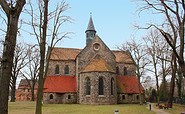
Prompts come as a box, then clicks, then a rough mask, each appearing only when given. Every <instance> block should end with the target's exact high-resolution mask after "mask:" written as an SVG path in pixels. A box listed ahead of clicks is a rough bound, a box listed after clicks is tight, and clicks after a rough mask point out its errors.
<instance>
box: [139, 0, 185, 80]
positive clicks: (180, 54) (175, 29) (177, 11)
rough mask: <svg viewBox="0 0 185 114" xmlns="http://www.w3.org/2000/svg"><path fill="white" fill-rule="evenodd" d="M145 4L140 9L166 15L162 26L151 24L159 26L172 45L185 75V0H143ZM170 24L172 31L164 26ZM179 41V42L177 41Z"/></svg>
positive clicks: (155, 25)
mask: <svg viewBox="0 0 185 114" xmlns="http://www.w3.org/2000/svg"><path fill="white" fill-rule="evenodd" d="M141 1H142V2H143V3H145V5H143V6H142V7H141V8H140V10H139V11H143V10H147V11H148V10H152V11H153V12H156V13H157V14H161V15H163V16H165V17H166V22H165V23H163V24H162V25H161V26H157V24H153V23H151V24H150V27H151V26H153V27H155V28H157V29H158V30H159V31H160V32H161V34H162V35H163V37H164V38H165V40H166V41H167V43H168V44H169V45H170V47H171V49H172V50H173V52H174V55H175V57H176V58H177V61H178V64H179V67H180V70H181V72H182V73H183V75H184V77H185V62H184V32H185V31H184V23H185V2H184V0H141ZM166 26H168V28H170V31H166V29H164V28H163V27H166ZM177 41H178V42H177Z"/></svg>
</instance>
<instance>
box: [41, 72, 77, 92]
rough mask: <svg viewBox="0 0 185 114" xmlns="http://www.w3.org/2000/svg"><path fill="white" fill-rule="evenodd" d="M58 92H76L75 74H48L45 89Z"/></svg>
mask: <svg viewBox="0 0 185 114" xmlns="http://www.w3.org/2000/svg"><path fill="white" fill-rule="evenodd" d="M43 92H45V93H47V92H56V93H68V92H76V77H75V76H47V77H46V80H45V83H44V91H43Z"/></svg>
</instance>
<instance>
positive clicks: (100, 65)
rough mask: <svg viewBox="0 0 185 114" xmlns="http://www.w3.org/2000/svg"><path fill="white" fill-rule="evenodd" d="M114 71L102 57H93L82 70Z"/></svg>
mask: <svg viewBox="0 0 185 114" xmlns="http://www.w3.org/2000/svg"><path fill="white" fill-rule="evenodd" d="M92 71H94V72H113V73H115V72H114V70H113V68H112V67H111V66H110V65H108V64H107V63H106V61H105V60H103V59H101V58H100V59H97V58H96V59H93V60H92V61H91V62H90V63H89V64H88V65H87V66H86V67H85V68H84V70H83V71H82V72H92Z"/></svg>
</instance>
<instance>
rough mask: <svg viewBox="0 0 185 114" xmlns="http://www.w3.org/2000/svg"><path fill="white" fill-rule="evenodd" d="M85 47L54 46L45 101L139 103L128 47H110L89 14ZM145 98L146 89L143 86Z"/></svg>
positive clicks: (45, 88) (45, 89) (45, 90)
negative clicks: (123, 48)
mask: <svg viewBox="0 0 185 114" xmlns="http://www.w3.org/2000/svg"><path fill="white" fill-rule="evenodd" d="M85 34H86V46H85V47H84V48H83V49H76V48H57V47H55V48H53V50H52V52H51V57H50V59H49V68H48V73H47V75H48V76H47V77H46V80H45V84H44V95H43V103H79V104H118V103H139V90H138V81H137V76H136V74H135V71H136V66H135V62H134V61H133V59H132V57H131V55H130V53H129V52H127V51H119V50H110V49H109V47H108V46H107V45H106V44H105V43H104V42H103V41H102V39H101V38H100V37H99V36H98V35H96V30H95V27H94V24H93V20H92V17H91V16H90V20H89V24H88V27H87V30H86V31H85ZM141 93H142V98H143V100H144V89H143V87H142V86H141Z"/></svg>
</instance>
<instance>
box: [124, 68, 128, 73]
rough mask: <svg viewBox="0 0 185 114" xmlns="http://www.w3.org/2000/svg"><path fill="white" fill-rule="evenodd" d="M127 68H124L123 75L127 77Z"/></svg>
mask: <svg viewBox="0 0 185 114" xmlns="http://www.w3.org/2000/svg"><path fill="white" fill-rule="evenodd" d="M127 74H128V73H127V67H124V75H127Z"/></svg>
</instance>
